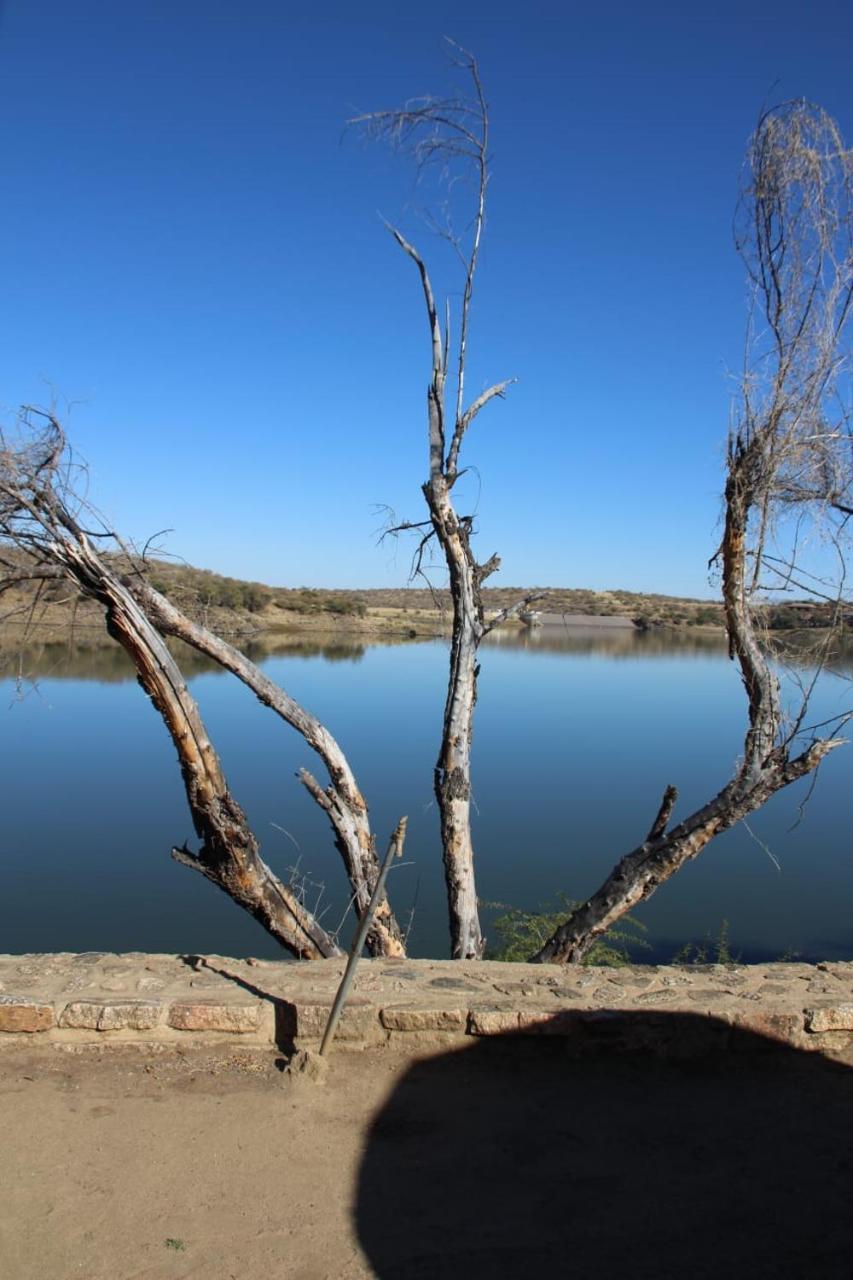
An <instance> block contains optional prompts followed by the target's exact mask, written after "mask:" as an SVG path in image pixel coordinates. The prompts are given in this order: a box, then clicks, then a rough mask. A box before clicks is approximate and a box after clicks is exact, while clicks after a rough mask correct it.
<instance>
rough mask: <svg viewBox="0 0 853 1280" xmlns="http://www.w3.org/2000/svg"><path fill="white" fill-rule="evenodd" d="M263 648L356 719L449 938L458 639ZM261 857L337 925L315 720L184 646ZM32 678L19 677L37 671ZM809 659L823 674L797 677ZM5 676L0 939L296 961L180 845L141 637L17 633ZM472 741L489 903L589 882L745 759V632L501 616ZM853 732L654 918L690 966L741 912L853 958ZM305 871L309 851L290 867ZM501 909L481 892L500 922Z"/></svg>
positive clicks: (189, 833) (307, 695) (747, 920)
mask: <svg viewBox="0 0 853 1280" xmlns="http://www.w3.org/2000/svg"><path fill="white" fill-rule="evenodd" d="M249 648H250V651H251V656H252V657H254V658H255V660H256V661H259V662H261V664H262V665H263V667H264V669H265V670H266V672H267V674H268V675H269V676H271V677H272V678H273V679H275V680H277V681H278V682H279V683H281V684H282V685H283V686H284V687H285V688H286V689H287V690H288V692H290V693H291V694H292V695H293V696H294V697H296V698H297V699H299V700H300V701H301V702H302V703H303V704H304V705H305V706H306V707H307V708H308V709H310V710H312V711H313V712H315V713H316V714H317V715H319V716H320V718H321V719H323V720H324V721H325V722H326V723H327V725H328V726H329V728H330V729H331V730H332V732H333V733H334V734H335V735H336V736H337V738H338V740H339V741H340V743H341V744H342V745H343V747H344V749H345V751H346V752H347V753H348V755H349V758H350V761H351V763H352V765H353V767H354V769H355V772H356V775H357V777H358V779H359V782H360V784H361V787H362V789H363V791H364V794H365V796H366V798H367V800H368V803H369V805H370V810H371V817H372V820H373V826H374V831H375V832H376V834H377V837H378V840H379V843H380V846H381V847H382V848H383V849H384V847H385V845H386V843H387V839H388V835H389V833H390V831H391V829H392V828H393V826H394V824H395V823H396V821H397V819H398V817H399V816H400V815H401V814H404V813H405V814H408V816H409V835H408V840H407V846H406V856H405V865H403V866H400V867H397V868H395V869H394V871H393V873H392V875H391V880H390V892H391V896H392V901H393V904H394V907H395V909H396V911H397V914H398V917H399V918H400V920H401V922H402V923H403V924H404V925H405V924H407V923H410V925H411V932H410V948H409V949H410V953H411V954H412V955H415V956H427V955H432V956H442V955H446V954H447V952H448V941H447V926H446V916H445V909H444V896H443V884H442V878H441V861H440V853H439V845H438V823H437V815H436V808H435V803H434V800H433V796H432V767H433V762H434V758H435V755H436V750H437V741H438V732H439V727H440V718H441V712H442V707H443V699H444V686H445V678H446V666H447V643H446V641H443V640H427V641H412V642H410V643H403V644H401V643H396V644H391V643H362V642H359V641H348V640H347V639H346V638H336V639H334V640H331V641H329V642H327V643H324V642H322V641H318V640H317V639H316V638H314V639H306V640H304V641H302V642H298V641H296V640H294V639H293V638H287V639H282V640H281V641H280V642H275V643H274V642H272V641H270V640H269V639H267V640H265V641H264V643H263V645H256V646H255V648H254V649H252V648H251V646H249ZM184 656H186V658H187V660H186V663H185V664H184V669H185V672H186V674H187V676H188V678H189V679H190V684H191V688H192V691H193V693H194V695H195V697H196V698H197V699H198V701H199V703H200V706H201V710H202V714H203V716H204V718H205V720H206V722H207V725H208V728H209V730H210V732H211V735H212V738H213V741H214V743H215V744H216V746H217V748H218V750H219V752H220V754H221V757H222V760H223V764H224V767H225V771H226V775H227V777H228V779H229V782H230V785H231V787H232V790H233V792H234V794H235V796H236V798H237V799H238V800H239V802H240V803H241V804H242V805H243V807H244V808H245V809H246V811H247V813H248V815H249V818H250V821H251V822H252V823H253V826H254V829H255V832H256V834H257V835H258V837H259V839H260V841H261V846H262V852H263V855H264V857H265V858H266V860H267V861H268V862H269V863H270V864H271V865H272V866H273V868H274V869H275V870H276V872H277V873H278V874H279V875H281V876H283V877H285V878H288V877H290V876H295V877H296V878H297V879H298V881H299V883H301V884H302V885H303V887H304V891H305V895H306V900H307V902H308V903H309V905H310V906H312V907H315V908H316V909H317V910H318V912H319V913H320V914H321V916H322V920H323V923H324V925H325V926H326V928H329V929H335V928H337V927H338V926H339V925H340V924H341V922H342V921H343V924H342V933H341V937H342V940H344V941H345V940H346V939H347V938H348V936H349V932H350V927H351V916H350V918H349V919H345V914H346V906H347V884H346V880H345V877H344V874H343V869H342V864H341V862H340V858H339V855H338V854H337V853H336V851H335V849H334V847H333V845H332V840H331V834H330V829H329V827H328V825H327V823H326V821H325V819H324V817H323V815H322V814H321V813H320V811H319V810H318V809H317V807H316V806H315V805H314V803H313V801H312V800H311V799H310V797H309V796H308V795H307V793H306V792H305V791H304V790H303V788H302V787H301V786H300V784H299V783H298V782H297V780H296V778H295V773H296V770H297V769H298V768H299V767H300V766H301V765H305V766H307V767H309V768H311V769H312V770H315V769H317V770H319V772H320V774H322V766H321V765H319V762H315V760H314V759H313V758H312V755H311V753H310V752H309V750H308V749H307V747H306V746H305V744H304V743H303V742H302V739H301V738H299V737H298V735H297V734H296V733H295V732H293V731H292V730H291V729H289V728H288V726H286V725H285V724H283V723H282V722H281V721H280V720H279V719H278V718H277V717H275V716H274V715H273V714H272V713H271V712H269V711H268V710H266V709H265V708H263V707H261V706H260V704H258V703H257V702H256V700H255V699H254V698H253V697H252V695H251V694H250V693H249V692H248V690H246V689H245V688H244V687H243V686H242V685H240V684H239V683H238V682H236V681H235V680H234V679H233V677H230V676H228V675H226V674H224V673H222V672H221V671H219V670H218V669H216V668H214V667H212V666H211V664H209V663H208V662H207V661H206V660H202V659H199V657H198V656H197V655H193V654H186V651H182V662H183V658H184ZM851 671H853V657H850V656H846V657H843V658H842V659H840V660H839V661H838V662H837V663H836V664H835V670H834V671H833V672H832V673H830V674H825V675H824V676H823V677H822V680H821V684H820V686H819V689H818V691H817V693H816V695H815V698H814V704H813V710H812V714H811V717H810V719H811V720H812V721H820V720H822V719H823V718H824V717H825V716H828V715H830V714H833V713H834V712H837V711H838V710H839V709H840V708H841V707H842V706H843V705H845V702H846V701H847V700H849V698H850V692H851V691H850V686H849V683H848V682H849V676H850V674H851ZM16 672H17V673H18V675H20V676H22V677H23V679H21V680H17V679H15V678H14V676H15V673H16ZM804 673H805V674H807V672H802V671H801V673H800V674H804ZM2 674H3V678H2V680H0V686H2V687H0V707H2V715H3V720H2V744H3V747H2V750H3V761H4V764H3V770H2V778H3V793H4V804H3V809H4V824H3V846H2V865H3V877H2V898H1V899H0V951H12V952H16V951H65V950H68V951H86V950H89V951H132V950H146V951H168V952H208V951H217V952H220V953H224V954H233V955H238V956H246V955H257V956H261V957H275V956H279V955H281V952H280V949H279V948H278V946H277V944H276V943H275V942H274V941H273V940H272V939H270V938H269V937H268V936H267V935H266V934H265V932H264V931H263V930H262V929H261V928H260V926H259V925H257V924H256V923H255V922H254V921H253V920H251V919H250V918H249V917H248V916H246V915H245V914H244V913H243V912H242V911H240V910H239V908H237V907H236V906H234V905H233V904H232V903H231V902H230V901H229V900H228V899H227V898H226V897H225V896H224V895H223V894H222V893H221V892H220V891H218V890H217V889H215V888H214V887H213V886H212V885H210V884H208V883H207V882H206V881H204V880H203V879H202V878H201V877H200V876H197V875H194V874H193V873H191V872H190V871H188V870H186V869H185V868H183V867H180V866H178V865H177V864H176V863H174V862H173V861H172V860H171V858H170V856H169V851H170V849H171V847H172V845H173V844H181V843H182V842H183V841H184V840H187V841H188V842H189V843H190V844H191V845H192V842H193V840H194V833H193V830H192V825H191V822H190V819H189V814H188V810H187V806H186V802H185V799H184V794H183V789H182V785H181V781H180V776H179V773H178V769H177V765H176V760H175V754H174V751H173V749H172V746H171V743H170V741H169V740H168V737H167V735H166V732H165V730H164V728H163V726H162V724H161V722H160V720H159V717H158V716H157V714H156V713H155V712H154V710H153V708H152V707H151V705H150V703H149V702H148V699H147V698H146V697H145V696H144V695H143V693H142V691H141V690H140V689H139V687H138V685H137V684H136V682H135V680H134V678H133V674H132V671H131V669H130V666H129V664H128V663H127V661H126V660H125V658H124V656H123V654H122V653H121V651H120V650H118V649H112V648H110V649H103V648H101V649H97V648H92V649H88V650H87V649H85V648H80V647H78V648H76V649H75V650H73V651H69V650H68V649H67V648H66V647H64V646H59V645H48V646H37V647H30V648H27V649H25V650H24V651H23V652H22V653H21V655H20V658H18V657H17V656H13V655H12V653H11V652H10V651H9V650H8V646H7V652H6V655H5V665H4V668H3V673H2ZM479 695H480V696H479V704H478V707H477V713H476V724H475V737H474V796H475V801H476V813H475V817H474V840H475V848H476V850H477V859H478V861H477V879H478V887H479V892H480V895H481V897H482V898H483V899H484V900H486V901H487V902H490V903H507V904H511V905H513V906H518V907H525V908H535V907H537V906H538V905H539V904H541V903H545V902H548V901H551V900H553V899H554V897H555V895H556V894H557V893H559V892H563V893H565V894H567V895H568V896H570V897H572V898H581V897H584V896H586V895H588V894H589V893H590V892H592V891H593V890H594V889H595V888H596V887H597V886H598V884H599V883H600V882H601V880H602V879H603V877H604V876H605V875H606V873H607V872H608V870H609V869H610V868H611V866H612V865H613V863H614V862H615V861H616V859H617V858H618V857H620V856H621V855H622V854H623V853H625V852H626V851H627V850H629V849H631V848H633V847H634V846H635V845H636V844H638V843H639V842H640V841H641V839H642V838H643V836H644V834H645V832H646V831H647V830H648V828H649V826H650V824H651V821H652V819H653V817H654V815H655V812H656V810H657V807H658V804H659V802H660V798H661V795H662V792H663V789H664V787H665V786H666V784H667V783H674V784H675V785H676V786H677V787H678V788H679V792H680V798H679V802H678V806H677V809H676V814H675V818H676V819H677V818H678V816H679V815H683V814H686V813H688V812H690V811H691V810H692V809H693V808H694V807H696V806H697V805H699V804H701V803H703V802H704V801H705V800H706V799H708V798H710V796H711V795H712V794H713V792H715V791H716V790H717V789H718V788H719V786H720V785H721V784H722V783H723V782H724V781H725V780H726V779H727V778H728V776H729V775H730V773H731V771H732V767H733V765H734V763H735V760H736V758H737V757H738V755H739V752H740V749H741V743H742V737H743V729H744V722H745V699H744V696H743V692H742V689H741V687H740V681H739V678H738V674H737V670H736V668H735V667H734V666H733V665H732V664H731V663H730V662H729V661H728V659H727V655H726V651H725V647H724V643H723V641H722V639H720V638H717V637H716V636H713V635H705V634H698V633H694V634H690V633H685V634H677V633H667V634H664V633H660V632H651V633H646V634H641V633H635V632H622V631H620V632H615V633H613V634H607V633H601V632H585V631H583V630H577V631H571V632H569V631H561V630H559V629H556V628H555V629H548V630H547V631H542V632H540V633H532V634H529V633H525V634H522V635H520V636H519V635H518V634H516V633H506V634H502V633H498V634H496V635H495V636H494V637H492V638H491V639H490V641H489V642H487V643H486V644H485V645H484V646H483V649H482V672H481V677H480V688H479ZM851 762H853V761H851V751H850V749H849V748H841V749H839V750H838V751H836V752H834V753H833V754H832V755H831V756H830V757H829V759H828V760H827V761H826V762H825V764H824V766H823V768H822V769H821V771H820V775H819V778H818V780H817V785H816V787H815V791H814V794H813V795H812V797H811V799H810V800H809V803H808V805H807V806H806V807H805V809H804V813H803V814H802V820H801V821H800V820H799V819H800V818H801V814H800V806H801V804H802V802H803V801H804V799H805V798H806V796H807V793H808V789H809V787H808V783H802V784H798V785H797V786H795V787H793V788H789V789H788V791H786V792H784V793H782V794H780V795H777V796H776V797H774V799H773V800H772V801H771V803H770V804H769V805H768V806H767V807H766V808H765V809H764V810H763V811H761V812H759V813H758V814H756V815H754V817H753V818H752V819H751V821H750V829H749V830H747V829H746V828H745V827H744V826H740V827H738V828H737V829H735V830H734V831H731V832H728V833H727V834H725V835H724V836H722V837H720V838H719V839H718V840H716V841H714V842H713V843H712V844H711V845H710V846H709V847H708V848H707V849H706V850H705V851H704V852H703V853H702V854H701V855H700V857H699V858H698V859H697V860H696V861H695V862H694V863H692V864H690V865H689V866H687V867H686V868H685V869H684V870H682V871H681V872H680V873H679V875H677V876H676V877H675V878H674V879H673V880H672V881H670V883H669V884H667V885H665V886H664V887H663V888H662V889H660V890H659V891H658V892H657V894H656V895H655V896H654V897H653V898H652V899H651V900H650V901H649V902H647V903H645V904H644V905H643V906H642V907H641V908H640V909H639V910H638V912H637V913H636V915H637V918H638V919H639V920H640V921H642V923H643V924H644V925H645V927H646V929H647V930H648V934H647V937H648V941H649V943H650V946H651V949H650V950H648V951H643V952H637V958H638V959H642V960H651V959H654V960H659V961H664V960H669V959H671V958H672V956H673V954H674V953H675V952H676V951H677V950H678V948H679V946H680V945H682V944H683V943H685V942H688V941H692V942H697V943H701V942H702V941H703V939H706V938H708V937H710V938H711V939H714V938H716V937H717V936H718V935H719V932H720V929H721V924H722V922H723V921H727V922H728V930H729V933H730V938H731V945H732V947H733V949H734V951H735V952H740V953H741V955H742V958H743V959H744V960H760V959H778V958H780V957H782V956H792V955H795V954H796V955H801V956H803V957H805V958H809V959H823V958H842V957H846V958H851V957H853V856H851V840H850V831H851V821H850V819H851V795H853V788H851V786H850V769H851ZM291 868H293V869H294V870H292V871H291ZM494 915H495V910H494V909H493V908H489V909H486V910H485V911H484V924H485V929H486V932H487V934H488V933H489V922H490V920H491V919H493V918H494Z"/></svg>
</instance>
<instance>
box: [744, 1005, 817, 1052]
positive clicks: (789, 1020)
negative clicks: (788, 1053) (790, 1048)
mask: <svg viewBox="0 0 853 1280" xmlns="http://www.w3.org/2000/svg"><path fill="white" fill-rule="evenodd" d="M732 1027H733V1029H734V1031H735V1032H738V1031H740V1032H744V1033H747V1032H751V1033H752V1037H756V1036H757V1037H761V1038H762V1039H764V1040H768V1041H773V1042H775V1043H776V1044H791V1045H798V1044H800V1043H801V1041H802V1038H803V1019H802V1016H801V1015H800V1014H796V1013H771V1012H767V1011H765V1010H763V1009H754V1010H753V1009H749V1010H740V1009H739V1010H738V1011H737V1013H735V1014H734V1016H733V1018H732ZM752 1037H748V1036H747V1035H743V1036H741V1037H740V1038H738V1037H735V1042H734V1047H735V1048H738V1049H748V1048H760V1041H755V1040H754V1039H753V1038H752ZM767 1047H768V1048H769V1047H770V1046H769V1045H768V1046H767Z"/></svg>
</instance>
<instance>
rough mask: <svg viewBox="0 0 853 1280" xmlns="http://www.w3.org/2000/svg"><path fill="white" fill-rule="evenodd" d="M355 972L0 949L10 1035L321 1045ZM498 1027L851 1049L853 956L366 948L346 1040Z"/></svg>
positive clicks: (425, 1044)
mask: <svg viewBox="0 0 853 1280" xmlns="http://www.w3.org/2000/svg"><path fill="white" fill-rule="evenodd" d="M342 973H343V961H341V960H325V961H319V962H311V963H305V964H296V963H292V962H287V961H282V962H272V961H264V960H251V959H250V960H233V959H228V958H227V957H222V956H203V957H201V956H169V955H147V954H141V953H132V954H127V955H108V954H100V953H93V952H84V953H82V954H79V955H75V954H69V953H61V954H45V955H21V956H12V955H7V956H0V1049H2V1048H3V1047H4V1046H10V1045H15V1044H20V1043H22V1042H27V1043H38V1044H44V1045H63V1044H65V1045H85V1044H89V1045H101V1046H104V1045H110V1044H128V1043H135V1044H139V1045H146V1044H148V1045H157V1046H159V1047H162V1048H168V1047H169V1046H173V1047H179V1046H181V1045H197V1044H206V1043H212V1042H219V1043H222V1042H225V1043H232V1044H234V1043H239V1044H242V1045H246V1046H248V1045H255V1046H265V1047H269V1048H273V1047H276V1048H279V1049H283V1050H285V1051H288V1050H290V1049H292V1048H293V1047H299V1048H302V1047H311V1046H316V1044H317V1043H318V1041H319V1038H320V1036H321V1035H322V1032H323V1029H324V1028H325V1025H326V1021H327V1019H328V1016H329V1010H330V1008H331V1004H332V1000H333V998H334V995H335V991H336V989H337V986H338V983H339V981H340V978H341V975H342ZM495 1035H499V1036H552V1037H553V1036H556V1037H561V1038H562V1039H564V1040H565V1041H566V1043H567V1045H568V1046H569V1047H570V1048H576V1049H577V1050H578V1051H584V1052H585V1051H587V1050H592V1049H599V1048H602V1047H607V1048H609V1049H614V1048H615V1049H627V1050H633V1049H642V1050H648V1051H651V1052H656V1053H663V1054H666V1055H676V1056H681V1055H688V1056H690V1055H695V1054H704V1053H709V1052H721V1051H725V1052H727V1051H730V1050H735V1051H737V1050H741V1051H742V1050H744V1049H756V1048H760V1047H761V1046H762V1045H767V1044H772V1043H777V1044H778V1043H782V1044H787V1045H789V1046H791V1047H792V1048H795V1049H800V1050H811V1051H815V1050H816V1051H818V1052H820V1053H824V1054H827V1055H828V1056H831V1057H834V1058H840V1059H842V1060H848V1061H851V1062H853V963H848V962H839V963H826V964H819V965H814V966H812V965H804V964H771V965H755V966H742V965H695V966H690V965H688V966H668V967H664V966H655V965H632V966H627V967H625V968H618V969H610V968H584V967H579V966H568V967H564V966H557V965H522V964H504V963H496V962H484V963H473V962H453V961H431V960H401V961H398V960H365V961H363V962H362V963H361V965H360V967H359V969H358V974H357V977H356V981H355V984H354V987H353V991H352V994H351V996H350V999H349V1001H348V1003H347V1005H346V1008H345V1010H344V1013H343V1016H342V1019H341V1022H340V1026H339V1029H338V1033H337V1040H336V1044H337V1042H338V1041H339V1042H340V1045H341V1046H346V1047H349V1048H365V1047H373V1046H375V1047H379V1046H385V1047H387V1048H389V1049H392V1050H394V1049H396V1050H402V1051H404V1052H410V1053H411V1052H434V1051H439V1050H441V1049H443V1048H448V1047H453V1046H454V1045H462V1044H464V1043H466V1039H467V1038H468V1037H471V1036H495Z"/></svg>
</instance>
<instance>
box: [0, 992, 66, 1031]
mask: <svg viewBox="0 0 853 1280" xmlns="http://www.w3.org/2000/svg"><path fill="white" fill-rule="evenodd" d="M54 1022H55V1017H54V1013H53V1005H50V1004H42V1003H40V1002H38V1001H35V1000H28V999H27V997H26V996H0V1031H8V1032H12V1033H14V1032H18V1031H23V1032H34V1031H49V1030H50V1028H51V1027H52V1026H53V1024H54Z"/></svg>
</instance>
